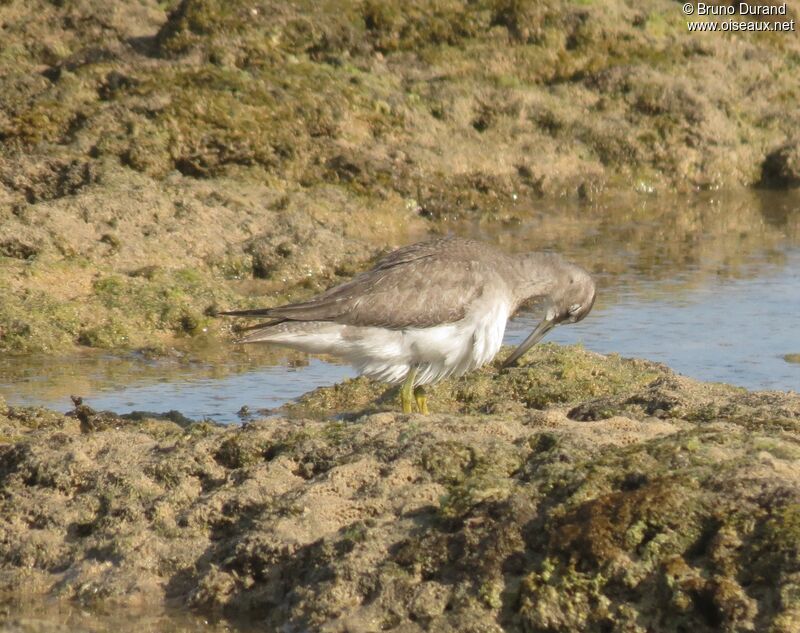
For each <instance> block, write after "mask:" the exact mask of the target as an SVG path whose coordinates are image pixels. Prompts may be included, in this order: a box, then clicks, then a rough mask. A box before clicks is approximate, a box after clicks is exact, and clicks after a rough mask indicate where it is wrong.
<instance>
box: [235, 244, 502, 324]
mask: <svg viewBox="0 0 800 633" xmlns="http://www.w3.org/2000/svg"><path fill="white" fill-rule="evenodd" d="M477 245H478V243H473V242H469V241H468V240H460V239H458V238H452V239H445V240H436V241H434V242H426V243H422V244H414V245H412V246H409V247H406V248H403V249H398V250H397V251H394V252H392V253H389V255H387V256H386V257H384V258H383V259H382V260H381V261H379V262H378V263H377V264H376V266H375V267H374V268H373V269H372V270H370V271H368V272H365V273H362V274H360V275H358V276H357V277H355V278H354V279H353V280H351V281H349V282H347V283H345V284H342V285H340V286H336V287H335V288H331V289H330V290H328V291H326V292H324V293H322V294H321V295H319V296H317V297H315V298H313V299H311V300H310V301H305V302H303V303H294V304H289V305H285V306H280V307H277V308H266V309H263V310H243V311H240V312H229V313H227V314H231V315H234V316H259V317H269V318H272V319H280V320H291V321H332V322H335V323H341V324H343V325H359V326H377V327H385V328H390V329H403V328H407V327H423V328H424V327H431V326H434V325H440V324H442V323H452V322H453V321H458V320H460V319H462V318H464V316H465V315H466V313H467V310H468V309H469V306H470V304H471V303H472V302H473V301H475V300H476V299H477V298H479V297H480V296H481V295H482V294H483V293H484V291H485V290H486V288H487V285H489V284H496V283H502V280H499V279H498V278H497V275H496V274H495V273H494V272H493V270H492V268H491V267H490V266H488V265H487V261H486V259H487V258H486V257H485V248H484V250H483V251H480V252H478V251H476V250H475V246H477ZM481 246H482V245H481Z"/></svg>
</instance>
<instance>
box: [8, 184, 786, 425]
mask: <svg viewBox="0 0 800 633" xmlns="http://www.w3.org/2000/svg"><path fill="white" fill-rule="evenodd" d="M438 228H439V231H440V232H443V233H446V232H455V233H458V234H463V235H472V236H477V237H481V238H482V239H485V240H488V241H492V242H494V243H496V244H498V245H500V246H501V247H502V248H504V249H507V250H509V251H525V250H538V249H550V250H557V251H559V252H561V253H563V254H564V255H566V256H567V257H568V258H570V259H573V260H575V261H577V262H579V263H581V264H582V265H584V266H586V267H587V268H589V269H590V270H592V272H593V273H594V274H595V275H596V277H597V279H598V283H599V292H598V300H597V303H596V305H595V308H594V310H593V312H592V314H591V315H590V316H589V317H588V318H587V319H586V320H585V321H583V322H582V323H579V324H576V325H571V326H563V327H560V328H557V329H556V330H555V331H554V332H552V333H551V334H550V335H549V336H548V340H551V341H556V342H560V343H575V342H580V343H582V344H583V345H585V347H587V348H588V349H592V350H596V351H599V352H603V353H611V352H616V353H619V354H621V355H623V356H636V357H642V358H648V359H651V360H656V361H660V362H664V363H666V364H668V365H669V366H670V367H672V368H673V369H675V370H676V371H679V372H681V373H684V374H686V375H689V376H692V377H695V378H699V379H702V380H712V381H723V382H729V383H732V384H736V385H741V386H743V387H748V388H750V389H780V390H788V389H792V390H800V363H791V362H787V361H786V360H785V359H784V356H786V355H787V354H796V353H798V352H800V194H798V193H795V194H786V193H783V194H781V193H773V192H752V191H745V192H738V193H735V194H727V195H725V196H719V195H718V194H713V193H705V194H702V195H697V196H692V197H685V196H684V197H677V196H670V197H666V198H664V197H656V196H626V197H616V198H611V199H607V200H604V201H602V202H600V203H594V204H582V203H579V202H577V201H572V202H569V201H558V202H554V203H549V204H548V205H546V206H545V205H541V204H540V203H530V202H526V203H522V202H521V203H519V205H518V206H517V207H515V208H510V209H509V210H508V212H507V213H504V214H503V215H502V216H501V217H497V218H483V219H481V220H480V221H477V220H470V221H464V220H457V221H452V222H443V223H441V224H440V225H439V227H438ZM534 325H535V317H534V316H533V315H530V314H523V315H521V316H520V317H519V318H518V319H516V320H515V321H513V322H512V323H511V324H510V326H509V328H508V330H507V332H506V343H508V344H515V343H518V342H520V341H521V340H522V339H523V338H524V337H525V336H526V335H527V334H528V332H530V330H531V329H532V328H533V327H534ZM328 361H330V359H328ZM352 375H354V374H353V372H352V370H350V369H349V368H348V367H346V366H342V365H338V364H335V363H332V362H326V361H323V360H320V359H316V358H311V359H306V358H305V357H304V356H303V355H300V354H294V353H291V352H284V351H280V350H269V349H265V348H256V347H251V348H247V349H245V348H242V347H237V346H233V345H219V344H217V345H212V346H205V347H203V348H202V349H195V350H193V351H191V352H188V353H186V354H184V355H179V356H175V357H170V358H167V359H156V360H148V359H146V358H144V357H141V356H139V355H127V356H124V357H118V356H112V355H108V354H96V353H86V354H81V355H78V356H74V357H69V358H66V359H52V358H47V357H44V358H35V357H34V358H30V357H29V358H4V359H0V396H3V397H4V398H5V399H6V400H7V401H8V402H9V403H10V404H41V405H46V406H49V407H53V408H55V409H60V410H67V409H69V408H71V406H72V405H71V402H70V395H71V394H75V395H80V396H83V397H84V398H85V400H86V402H87V403H88V404H90V405H91V406H92V407H94V408H97V409H109V410H112V411H116V412H120V413H124V412H129V411H134V410H138V411H153V412H164V411H169V410H178V411H180V412H181V413H183V414H184V415H186V416H188V417H190V418H193V419H202V418H210V419H214V420H217V421H220V422H235V421H238V420H239V419H240V418H239V416H238V415H237V412H239V410H240V409H241V407H243V406H247V407H249V409H250V410H251V411H258V410H261V409H274V408H275V407H279V406H280V405H281V404H283V403H285V402H287V401H289V400H291V399H293V398H296V397H297V396H299V395H301V394H303V393H305V392H307V391H309V390H311V389H314V388H315V387H319V386H323V385H329V384H333V383H335V382H338V381H340V380H342V379H344V378H345V377H348V376H352Z"/></svg>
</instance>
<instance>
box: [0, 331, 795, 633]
mask: <svg viewBox="0 0 800 633" xmlns="http://www.w3.org/2000/svg"><path fill="white" fill-rule="evenodd" d="M394 396H396V394H394V393H392V392H389V393H382V389H381V388H380V387H379V386H377V385H373V384H370V383H369V382H368V381H366V380H363V379H358V380H353V381H349V382H346V383H343V384H341V385H337V386H335V387H331V388H324V389H320V390H318V391H316V392H314V393H312V394H310V395H308V396H307V397H305V398H304V399H301V401H300V402H299V403H297V404H296V405H294V406H293V407H292V408H291V409H290V410H288V411H286V416H285V417H275V418H268V419H257V420H253V421H251V422H248V423H246V424H244V425H243V426H240V427H219V426H214V425H211V424H208V423H195V424H191V425H188V426H183V427H181V426H179V425H177V424H175V423H174V422H170V421H166V420H163V419H161V420H159V419H128V418H125V417H119V416H117V415H114V414H111V413H107V412H105V413H104V412H97V411H94V410H92V409H91V408H90V407H89V406H88V405H86V404H80V405H78V406H77V407H76V408H75V409H74V410H73V411H71V412H70V413H68V414H66V415H61V414H56V413H54V412H52V411H47V410H43V409H35V408H18V407H8V406H3V407H0V439H1V441H0V491H1V492H2V494H1V495H0V535H2V539H0V590H2V591H1V592H0V594H2V595H15V596H17V598H19V597H20V594H22V596H23V597H27V598H30V597H31V596H42V597H44V596H48V597H51V598H52V597H54V596H55V597H56V598H57V599H58V600H66V601H69V602H72V603H76V602H77V603H79V604H82V605H84V606H87V607H90V608H95V609H98V608H101V609H102V608H105V609H107V608H108V607H109V605H114V608H115V609H123V610H124V609H136V608H139V609H141V607H142V606H143V605H149V606H150V607H151V608H153V609H156V608H158V607H163V606H165V605H166V606H172V607H175V606H179V607H182V608H188V609H190V610H193V611H195V612H199V613H201V614H206V615H209V616H216V617H223V618H228V619H230V620H231V621H232V622H233V623H234V626H235V625H236V622H240V623H242V626H244V622H246V624H247V625H248V626H252V625H256V626H258V627H260V628H261V630H276V631H278V630H280V631H310V630H319V631H380V630H393V631H409V632H410V631H459V632H470V631H475V632H477V631H498V632H499V631H565V630H570V631H620V632H621V631H626V632H627V631H630V632H642V633H644V632H646V631H653V630H657V631H663V632H675V633H678V632H680V631H697V632H702V631H708V632H711V631H749V630H753V631H771V632H774V633H791V632H793V631H796V630H797V629H798V626H800V600H798V595H800V550H798V543H800V437H799V436H798V429H800V396H798V395H797V394H786V393H779V392H763V393H752V392H748V391H746V390H743V389H738V388H733V387H728V386H725V385H716V384H706V383H701V382H696V381H693V380H690V379H687V378H683V377H681V376H678V375H676V374H674V373H673V372H672V371H670V370H669V369H667V368H666V367H664V366H661V365H657V364H654V363H647V362H644V361H636V360H626V359H620V358H617V357H613V356H608V357H606V356H601V355H598V354H594V353H590V352H586V351H584V350H582V349H580V348H565V347H559V346H555V345H544V346H542V347H541V348H540V349H538V350H536V352H535V353H533V354H531V356H530V357H529V363H527V364H526V366H524V367H521V368H515V369H510V370H502V371H501V370H498V369H497V368H496V367H488V368H485V369H484V370H482V371H480V372H477V373H475V374H472V375H470V376H468V377H466V378H463V379H459V380H456V381H448V382H445V383H441V384H440V385H439V386H437V388H436V389H435V390H434V392H433V393H432V394H431V406H432V408H433V409H434V414H433V415H431V416H429V417H425V416H419V415H401V414H398V413H396V412H395V411H396V407H397V405H396V402H395V398H394ZM331 407H339V410H341V411H344V412H345V413H343V415H340V416H338V418H336V419H332V418H331V417H330V413H331V410H332V409H331ZM334 410H335V409H334ZM323 416H327V417H323Z"/></svg>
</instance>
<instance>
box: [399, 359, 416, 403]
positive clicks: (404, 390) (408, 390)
mask: <svg viewBox="0 0 800 633" xmlns="http://www.w3.org/2000/svg"><path fill="white" fill-rule="evenodd" d="M416 377H417V368H416V367H412V368H411V369H409V370H408V374H407V375H406V379H405V380H404V381H403V386H402V387H400V404H401V405H402V406H403V413H411V397H412V393H413V391H414V378H416Z"/></svg>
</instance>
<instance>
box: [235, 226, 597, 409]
mask: <svg viewBox="0 0 800 633" xmlns="http://www.w3.org/2000/svg"><path fill="white" fill-rule="evenodd" d="M594 297H595V287H594V282H593V281H592V279H591V277H590V276H589V275H588V273H586V271H585V270H583V269H582V268H580V267H578V266H576V265H574V264H570V263H569V262H566V261H564V259H563V258H561V257H560V256H558V255H555V254H547V253H530V254H526V255H514V256H512V255H506V254H505V253H503V252H502V251H499V250H497V249H495V248H493V247H492V246H490V245H488V244H485V243H483V242H478V241H474V240H467V239H462V238H458V237H448V238H443V239H437V240H433V241H429V242H421V243H418V244H412V245H410V246H406V247H404V248H400V249H398V250H396V251H393V252H391V253H389V254H388V255H386V256H385V257H384V258H382V259H381V260H380V261H379V262H378V263H377V264H376V265H375V267H373V268H372V269H371V270H369V271H367V272H364V273H361V274H360V275H357V276H356V277H354V278H353V279H352V280H351V281H349V282H347V283H344V284H342V285H340V286H336V287H334V288H331V289H330V290H328V291H326V292H324V293H322V294H320V295H319V296H317V297H315V298H313V299H311V300H309V301H305V302H302V303H294V304H289V305H285V306H279V307H276V308H264V309H256V310H239V311H233V312H224V313H222V314H225V315H230V316H247V317H260V318H267V319H269V320H268V321H267V322H265V323H259V324H256V325H255V326H251V327H250V328H248V329H251V330H252V331H251V332H250V333H249V334H248V335H247V336H245V337H244V338H243V339H242V342H246V343H250V342H270V343H276V344H280V345H287V346H290V347H295V348H298V349H302V350H305V351H308V352H313V353H328V354H333V355H338V356H342V357H344V358H346V359H347V360H349V361H350V362H352V363H353V364H354V365H355V366H356V368H357V369H358V370H359V371H360V372H361V373H364V374H367V375H369V376H372V377H374V378H377V379H380V380H385V381H387V382H401V381H403V380H404V379H405V383H406V386H407V387H408V389H407V391H408V390H410V389H411V388H412V387H413V386H414V385H422V384H426V383H430V382H435V381H436V380H439V379H441V378H444V377H446V376H450V375H461V374H463V373H465V372H466V371H469V370H471V369H474V368H476V367H478V366H480V365H482V364H484V363H485V362H487V361H488V360H491V358H493V357H494V355H495V354H496V353H497V351H498V350H499V349H500V345H501V343H502V338H503V332H504V331H505V325H506V322H507V320H508V318H509V317H510V316H511V315H512V314H513V313H514V312H515V311H516V310H517V309H518V308H519V306H520V305H521V304H522V303H523V302H525V301H527V300H529V299H533V298H541V299H543V300H544V301H545V303H546V310H547V313H546V315H545V318H544V320H543V321H542V322H541V323H540V324H539V327H537V328H536V330H535V331H534V333H533V334H531V336H529V337H528V339H526V341H525V342H524V343H523V344H522V345H520V347H519V348H518V349H517V350H516V351H515V352H514V353H513V354H512V355H511V357H510V358H509V361H508V362H514V361H516V359H517V358H519V356H520V355H521V354H522V353H524V352H525V351H526V350H527V349H528V348H529V347H530V346H531V345H533V344H534V343H535V342H537V341H538V340H539V339H540V338H541V337H542V336H543V335H544V334H545V333H546V332H547V331H548V330H549V329H550V328H552V327H553V326H555V325H557V324H558V323H561V322H571V323H574V322H576V321H580V320H581V319H582V318H584V317H585V316H586V315H587V314H588V313H589V311H590V310H591V308H592V305H593V304H594ZM423 402H424V401H423ZM403 406H404V410H405V409H407V408H408V407H410V404H408V403H407V402H406V399H405V398H404V401H403ZM420 408H423V405H420Z"/></svg>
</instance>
